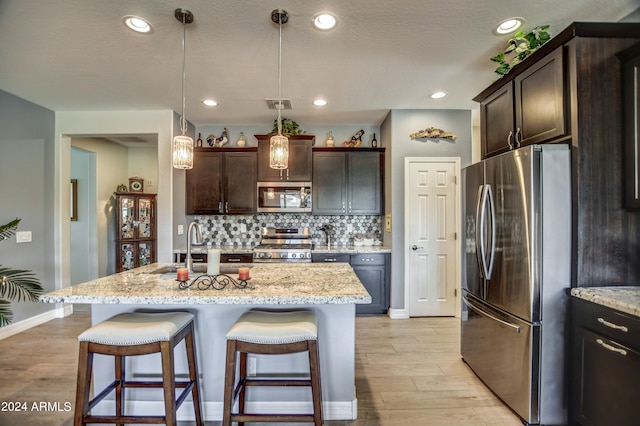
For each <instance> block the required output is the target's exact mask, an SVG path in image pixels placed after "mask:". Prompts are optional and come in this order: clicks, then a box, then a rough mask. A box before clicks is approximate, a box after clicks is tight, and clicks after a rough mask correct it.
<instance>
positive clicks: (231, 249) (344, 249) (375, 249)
mask: <svg viewBox="0 0 640 426" xmlns="http://www.w3.org/2000/svg"><path fill="white" fill-rule="evenodd" d="M210 248H213V249H218V250H220V251H221V252H222V253H249V254H250V253H253V248H254V246H211V247H207V246H195V247H193V249H192V250H191V252H192V253H205V254H206V253H207V250H208V249H210ZM173 252H174V253H186V252H187V249H186V248H181V249H174V250H173ZM311 252H312V253H350V254H355V253H391V247H385V246H354V245H349V246H335V245H332V246H331V247H330V248H329V247H327V246H326V245H320V244H315V245H314V246H313V249H312V250H311Z"/></svg>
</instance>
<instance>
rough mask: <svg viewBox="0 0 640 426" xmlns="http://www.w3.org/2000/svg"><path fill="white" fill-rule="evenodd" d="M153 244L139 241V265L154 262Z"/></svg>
mask: <svg viewBox="0 0 640 426" xmlns="http://www.w3.org/2000/svg"><path fill="white" fill-rule="evenodd" d="M152 250H153V247H152V244H151V243H138V266H144V265H149V264H151V263H152V259H153V254H152Z"/></svg>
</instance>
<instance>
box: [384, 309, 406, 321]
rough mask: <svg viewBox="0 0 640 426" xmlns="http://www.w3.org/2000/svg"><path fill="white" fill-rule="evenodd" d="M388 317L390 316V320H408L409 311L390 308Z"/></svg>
mask: <svg viewBox="0 0 640 426" xmlns="http://www.w3.org/2000/svg"><path fill="white" fill-rule="evenodd" d="M387 315H389V318H391V319H408V318H409V311H407V310H406V309H393V308H389V310H388V311H387Z"/></svg>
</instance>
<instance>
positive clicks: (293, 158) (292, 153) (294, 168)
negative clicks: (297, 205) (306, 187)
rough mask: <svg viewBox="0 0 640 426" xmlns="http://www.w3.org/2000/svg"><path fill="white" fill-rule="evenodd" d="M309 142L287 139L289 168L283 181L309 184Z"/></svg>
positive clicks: (310, 156) (310, 163)
mask: <svg viewBox="0 0 640 426" xmlns="http://www.w3.org/2000/svg"><path fill="white" fill-rule="evenodd" d="M311 142H312V141H310V140H295V139H289V168H288V169H287V170H285V171H284V173H285V180H288V181H292V182H311V167H312V151H311Z"/></svg>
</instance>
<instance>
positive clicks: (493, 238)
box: [486, 184, 497, 280]
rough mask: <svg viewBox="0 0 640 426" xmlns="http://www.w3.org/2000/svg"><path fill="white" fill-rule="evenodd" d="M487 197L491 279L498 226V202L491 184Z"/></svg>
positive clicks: (488, 270)
mask: <svg viewBox="0 0 640 426" xmlns="http://www.w3.org/2000/svg"><path fill="white" fill-rule="evenodd" d="M486 187H487V199H488V205H489V213H490V214H491V224H490V232H491V251H490V252H489V256H490V258H489V266H488V267H487V275H486V276H487V279H488V280H490V279H491V274H492V273H493V261H494V260H495V257H496V234H497V226H496V203H495V200H494V199H493V192H492V191H491V185H489V184H487V185H486Z"/></svg>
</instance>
